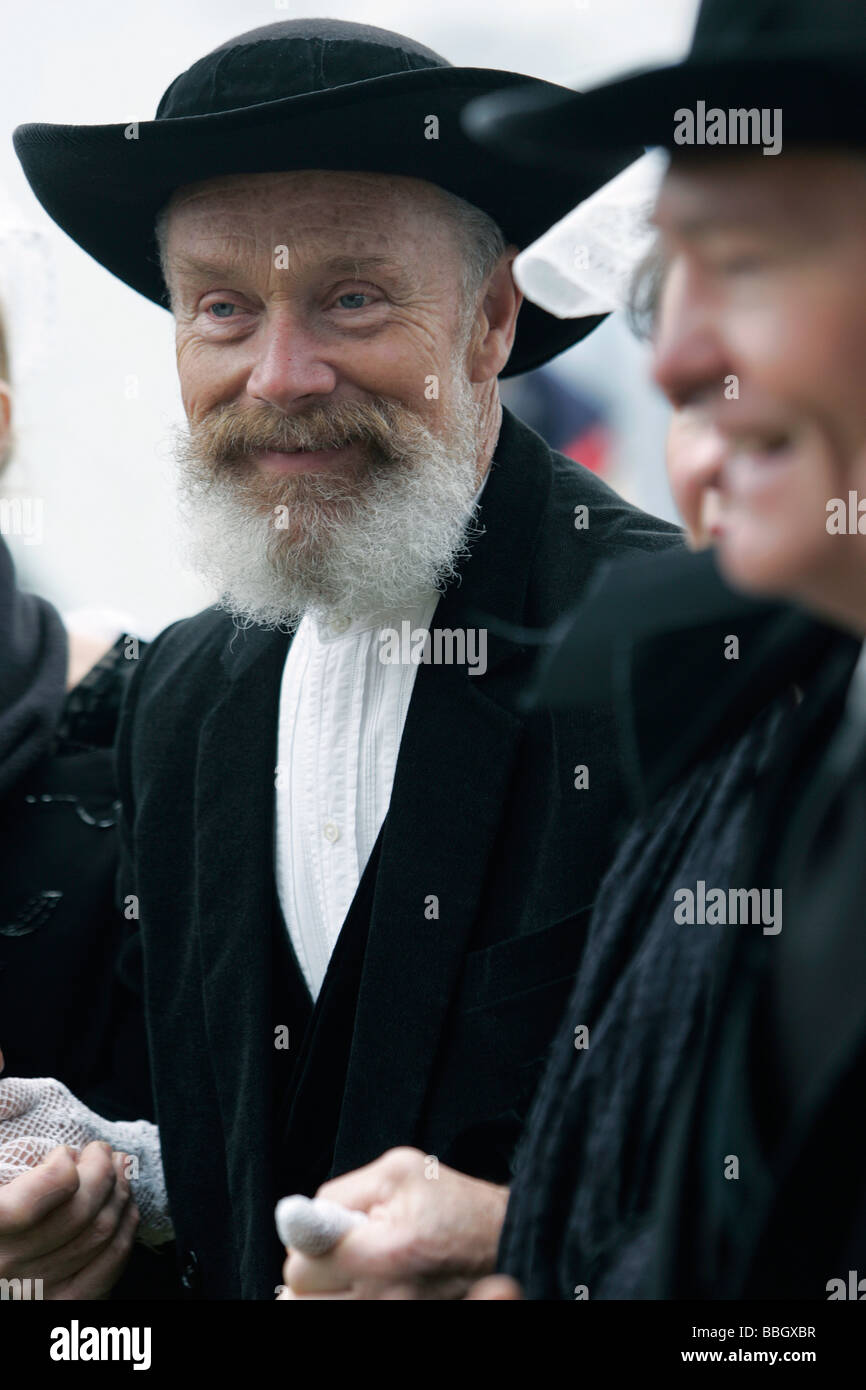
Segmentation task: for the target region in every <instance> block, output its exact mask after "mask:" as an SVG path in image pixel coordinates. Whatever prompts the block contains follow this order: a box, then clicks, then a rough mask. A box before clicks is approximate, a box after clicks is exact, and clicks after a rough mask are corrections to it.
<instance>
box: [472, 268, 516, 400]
mask: <svg viewBox="0 0 866 1390" xmlns="http://www.w3.org/2000/svg"><path fill="white" fill-rule="evenodd" d="M517 253H518V248H517V247H516V246H507V247H506V248H505V250H504V251H503V253H502V255H501V256H500V257H499V260H498V261H497V263H496V265H495V266H494V268H493V271H492V273H491V275H490V277H489V279H488V281H487V286H486V289H485V291H484V300H483V303H482V305H481V308H480V310H479V321H478V322H477V324H476V327H475V332H474V334H473V336H472V340H471V343H470V347H469V356H468V361H467V367H468V372H469V380H470V381H472V382H479V383H480V382H484V381H493V380H495V378H496V377H498V376H499V373H500V372H501V371H502V369H503V367H504V366H505V364H506V362H507V361H508V359H509V357H510V356H511V349H512V347H513V345H514V333H515V330H516V328H517V315H518V313H519V311H520V306H521V304H522V303H523V295H522V293H521V292H520V290H519V289H518V288H517V285H516V284H515V282H514V275H513V273H512V269H511V267H512V265H513V264H514V258H515V256H516V255H517Z"/></svg>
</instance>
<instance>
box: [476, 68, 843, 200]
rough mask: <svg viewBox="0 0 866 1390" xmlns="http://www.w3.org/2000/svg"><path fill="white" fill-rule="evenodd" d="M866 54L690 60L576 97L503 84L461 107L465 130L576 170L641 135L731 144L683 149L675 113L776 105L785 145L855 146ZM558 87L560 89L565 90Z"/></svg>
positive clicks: (664, 141) (535, 159) (662, 141)
mask: <svg viewBox="0 0 866 1390" xmlns="http://www.w3.org/2000/svg"><path fill="white" fill-rule="evenodd" d="M863 84H864V71H863V59H862V57H858V56H857V55H856V54H855V55H851V56H850V57H845V56H844V55H843V56H840V55H838V54H835V53H834V54H825V53H820V52H819V53H814V52H813V53H809V54H806V53H788V54H785V55H782V56H780V55H779V54H770V53H761V52H758V51H752V52H750V53H749V54H748V55H742V54H738V55H736V56H731V57H728V58H718V59H709V58H706V59H700V60H692V59H688V60H686V61H685V62H682V63H677V64H673V65H670V66H667V67H662V68H654V69H651V70H649V71H646V72H637V73H632V74H629V75H628V76H625V77H622V78H619V79H617V80H615V81H613V82H608V83H605V84H604V85H603V86H599V87H596V88H593V89H591V90H589V91H585V92H582V93H580V94H578V93H575V92H571V93H568V94H565V95H562V94H560V93H558V92H553V93H551V92H543V91H535V92H529V91H527V92H509V91H505V90H503V91H501V92H498V93H495V94H493V95H490V96H485V97H479V98H478V99H477V100H476V101H474V102H472V103H471V105H469V106H467V108H466V111H465V112H464V117H463V120H464V126H465V128H466V130H467V131H468V132H469V133H470V134H471V135H472V136H473V138H474V139H476V140H478V141H479V143H480V144H483V145H484V146H485V147H486V148H487V149H489V150H490V151H491V152H494V153H495V152H497V151H501V150H509V151H510V152H511V154H512V156H513V157H514V158H515V159H519V160H521V161H523V162H525V163H527V164H530V163H531V164H533V165H534V166H536V167H538V166H539V165H540V166H544V167H546V168H548V169H549V170H555V171H556V172H557V173H565V172H567V171H568V170H569V169H574V168H575V167H576V164H577V162H578V161H579V160H580V158H581V157H582V155H583V153H584V151H586V150H587V149H590V148H591V149H593V150H598V151H604V150H617V149H620V150H625V149H626V148H630V147H631V146H633V145H634V143H635V142H636V141H639V142H640V143H641V144H642V145H644V146H648V147H649V146H661V147H663V148H666V149H670V150H677V149H684V150H685V149H688V150H693V149H696V148H699V149H700V150H701V151H706V152H707V153H708V154H713V153H714V152H717V151H719V150H723V151H724V150H730V149H731V146H730V145H704V146H681V145H678V144H677V142H676V140H675V138H674V133H675V130H676V128H677V124H678V123H677V120H676V112H677V111H679V110H681V109H683V108H688V109H691V110H694V109H695V107H696V104H697V102H699V101H701V102H703V103H704V105H705V108H706V110H709V109H710V108H712V107H717V108H721V109H722V110H725V111H727V110H730V109H741V108H745V109H747V110H749V109H752V108H755V107H757V108H758V109H759V110H760V109H762V108H763V109H770V110H774V109H776V108H780V109H781V111H782V142H783V148H784V144H785V142H786V141H790V142H791V143H797V144H802V143H812V144H842V145H849V146H861V145H862V144H863V143H864V142H866V104H864V102H863ZM561 90H562V89H561Z"/></svg>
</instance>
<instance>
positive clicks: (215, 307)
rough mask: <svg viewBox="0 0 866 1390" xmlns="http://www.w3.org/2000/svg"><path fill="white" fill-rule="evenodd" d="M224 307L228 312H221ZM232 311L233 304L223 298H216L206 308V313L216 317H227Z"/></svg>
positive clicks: (229, 316)
mask: <svg viewBox="0 0 866 1390" xmlns="http://www.w3.org/2000/svg"><path fill="white" fill-rule="evenodd" d="M224 309H227V310H228V313H223V312H222V311H223V310H224ZM234 311H235V305H234V304H229V303H228V301H227V300H224V299H218V300H217V302H216V303H215V304H211V305H210V307H209V308H208V313H209V314H213V316H214V318H218V319H229V318H231V316H232V314H233V313H234Z"/></svg>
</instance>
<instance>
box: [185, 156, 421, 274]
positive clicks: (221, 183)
mask: <svg viewBox="0 0 866 1390" xmlns="http://www.w3.org/2000/svg"><path fill="white" fill-rule="evenodd" d="M444 205H445V199H444V197H443V195H442V193H441V191H440V190H439V189H438V188H436V187H435V185H433V184H430V183H427V182H426V181H424V180H422V179H413V178H405V177H401V176H397V175H390V174H376V173H361V172H335V171H331V170H302V171H293V172H291V173H273V174H239V175H231V176H227V177H224V178H218V179H208V180H206V181H203V182H201V183H195V184H188V185H185V186H184V187H183V188H180V189H178V190H177V191H176V192H175V193H174V194H173V195H172V197H171V199H170V200H169V202H168V204H167V206H166V209H165V214H164V219H165V220H164V225H165V230H166V233H167V242H168V252H169V256H171V253H172V252H173V251H174V250H175V249H178V248H181V249H182V248H184V247H186V246H187V245H189V244H190V243H195V244H196V245H197V246H199V245H200V244H201V243H207V244H208V245H209V246H210V247H211V248H212V247H213V245H214V243H217V244H219V243H221V242H226V241H230V242H232V243H233V244H234V245H235V246H236V247H237V248H238V249H240V248H241V247H242V246H243V245H244V244H247V245H248V246H250V247H262V246H266V247H272V246H275V245H287V246H289V247H290V248H294V249H296V250H301V249H303V248H304V246H305V244H307V243H315V244H323V243H325V244H327V245H328V247H329V248H330V249H333V250H340V251H345V252H349V253H351V252H354V251H361V250H364V251H366V252H376V251H378V252H388V253H392V252H393V251H394V249H395V248H396V247H398V246H400V245H401V243H402V244H403V245H404V246H405V245H406V244H407V241H411V240H412V239H415V238H417V237H418V236H419V235H420V234H421V233H422V232H423V231H425V230H426V231H427V232H435V230H436V226H437V224H438V223H441V224H442V225H443V226H444V225H446V218H445V217H444Z"/></svg>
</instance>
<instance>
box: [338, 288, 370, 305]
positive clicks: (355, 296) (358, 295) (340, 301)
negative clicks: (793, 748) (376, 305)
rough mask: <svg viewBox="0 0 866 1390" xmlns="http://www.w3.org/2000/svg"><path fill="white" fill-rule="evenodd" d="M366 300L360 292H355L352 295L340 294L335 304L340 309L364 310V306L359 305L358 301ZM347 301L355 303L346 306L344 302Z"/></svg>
mask: <svg viewBox="0 0 866 1390" xmlns="http://www.w3.org/2000/svg"><path fill="white" fill-rule="evenodd" d="M366 298H367V295H365V294H362V293H361V291H360V290H356V291H355V292H354V293H350V294H341V295H340V297H339V299H338V300H337V303H338V304H339V306H340V308H341V309H363V308H364V304H363V303H361V302H360V301H362V300H365V299H366ZM347 299H352V300H354V301H355V303H354V304H346V303H345V301H346V300H347Z"/></svg>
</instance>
